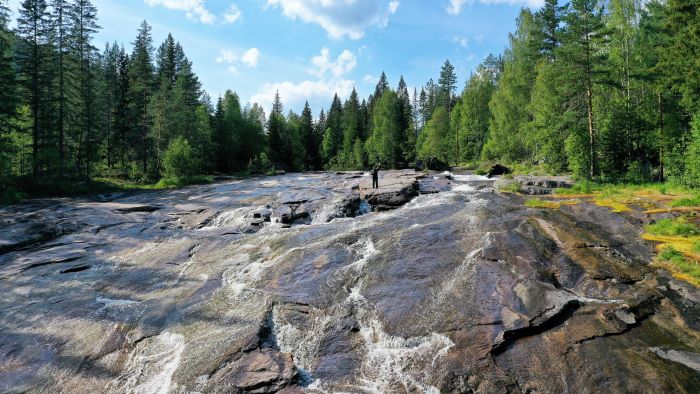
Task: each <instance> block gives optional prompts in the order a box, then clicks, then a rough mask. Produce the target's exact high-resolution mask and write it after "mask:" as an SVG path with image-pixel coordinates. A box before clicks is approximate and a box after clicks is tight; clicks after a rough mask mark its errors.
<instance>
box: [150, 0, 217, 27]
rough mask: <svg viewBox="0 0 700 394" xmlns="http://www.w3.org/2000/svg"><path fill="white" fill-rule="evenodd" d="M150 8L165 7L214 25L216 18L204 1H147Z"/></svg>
mask: <svg viewBox="0 0 700 394" xmlns="http://www.w3.org/2000/svg"><path fill="white" fill-rule="evenodd" d="M145 2H146V4H147V5H148V6H150V7H155V6H163V7H165V8H169V9H171V10H179V11H185V13H186V15H187V17H188V18H190V19H195V20H197V19H198V20H199V21H200V22H202V23H206V24H212V23H214V21H216V17H215V16H214V15H212V13H211V12H209V10H207V9H206V7H205V6H204V0H145Z"/></svg>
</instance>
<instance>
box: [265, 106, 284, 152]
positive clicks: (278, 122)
mask: <svg viewBox="0 0 700 394" xmlns="http://www.w3.org/2000/svg"><path fill="white" fill-rule="evenodd" d="M283 111H284V108H283V106H282V100H281V99H280V94H279V92H276V93H275V101H274V102H273V103H272V112H270V119H269V120H268V122H267V137H268V140H269V142H270V160H272V162H273V163H277V164H280V165H283V164H284V163H285V162H286V159H287V157H286V155H285V149H286V147H285V146H284V134H285V118H284V114H283Z"/></svg>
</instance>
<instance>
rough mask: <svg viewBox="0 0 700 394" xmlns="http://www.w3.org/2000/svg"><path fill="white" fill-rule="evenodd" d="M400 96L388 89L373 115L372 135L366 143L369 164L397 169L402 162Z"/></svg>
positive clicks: (378, 102)
mask: <svg viewBox="0 0 700 394" xmlns="http://www.w3.org/2000/svg"><path fill="white" fill-rule="evenodd" d="M398 101H399V100H398V96H397V95H396V93H394V91H393V90H391V89H387V90H386V91H385V92H384V93H383V94H382V95H381V97H380V99H379V101H377V104H376V106H375V108H374V111H373V113H372V133H371V134H370V136H369V138H368V139H367V141H366V143H365V150H366V152H367V159H368V161H369V164H377V163H381V164H382V166H384V167H389V168H396V167H397V166H398V164H399V162H400V160H401V145H400V143H401V141H400V134H399V132H398V130H399V103H398Z"/></svg>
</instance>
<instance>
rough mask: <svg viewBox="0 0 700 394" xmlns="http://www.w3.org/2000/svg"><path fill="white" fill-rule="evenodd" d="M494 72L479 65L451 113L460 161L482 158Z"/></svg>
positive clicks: (493, 88)
mask: <svg viewBox="0 0 700 394" xmlns="http://www.w3.org/2000/svg"><path fill="white" fill-rule="evenodd" d="M496 78H497V71H496V70H492V69H489V68H488V67H487V66H486V65H480V66H479V67H478V69H477V71H476V73H475V74H473V75H472V76H471V78H469V81H468V82H467V86H466V87H465V89H464V92H463V93H462V97H461V99H460V100H459V102H458V103H457V105H456V106H455V108H454V110H453V112H452V119H451V122H452V129H453V130H455V131H456V133H457V142H458V144H459V160H460V161H474V160H478V159H479V158H480V157H481V150H482V149H483V146H484V144H485V143H486V138H487V137H488V130H489V119H490V117H491V113H490V112H489V101H490V100H491V97H492V96H493V91H494V90H495V80H496Z"/></svg>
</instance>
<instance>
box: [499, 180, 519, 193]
mask: <svg viewBox="0 0 700 394" xmlns="http://www.w3.org/2000/svg"><path fill="white" fill-rule="evenodd" d="M498 190H499V191H502V192H506V193H520V192H521V191H522V188H521V187H520V184H519V183H517V182H509V183H506V184H505V185H501V186H499V188H498Z"/></svg>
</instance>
